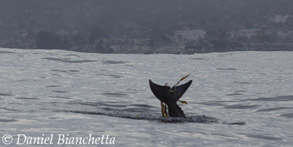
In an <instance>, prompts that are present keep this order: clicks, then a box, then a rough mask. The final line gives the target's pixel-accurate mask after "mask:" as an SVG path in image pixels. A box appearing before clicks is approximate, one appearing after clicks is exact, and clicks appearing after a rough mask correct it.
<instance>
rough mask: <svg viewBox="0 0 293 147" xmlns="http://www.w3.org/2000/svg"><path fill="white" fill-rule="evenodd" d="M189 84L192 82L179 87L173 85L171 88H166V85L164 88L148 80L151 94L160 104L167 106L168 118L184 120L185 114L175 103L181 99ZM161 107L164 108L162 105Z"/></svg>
mask: <svg viewBox="0 0 293 147" xmlns="http://www.w3.org/2000/svg"><path fill="white" fill-rule="evenodd" d="M191 83H192V80H190V81H188V82H187V83H185V84H182V85H179V86H176V85H175V86H173V87H172V88H171V87H169V86H167V84H166V85H165V86H161V85H158V84H155V83H153V82H152V81H151V80H149V84H150V87H151V90H152V92H153V94H154V95H155V96H156V97H157V98H158V99H159V100H160V101H161V103H164V104H166V105H167V106H168V114H169V117H181V118H185V114H184V112H183V110H182V109H181V108H180V107H179V106H178V105H177V101H178V100H179V99H180V98H181V97H182V95H183V94H184V93H185V91H186V90H187V89H188V88H189V86H190V85H191ZM161 106H162V107H163V108H164V105H163V104H162V105H161ZM163 108H162V115H163V117H164V113H163V112H164V110H163ZM164 109H165V108H164Z"/></svg>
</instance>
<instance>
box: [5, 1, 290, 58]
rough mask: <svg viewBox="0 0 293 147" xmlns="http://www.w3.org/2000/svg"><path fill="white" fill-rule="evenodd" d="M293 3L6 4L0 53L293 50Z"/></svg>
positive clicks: (85, 2)
mask: <svg viewBox="0 0 293 147" xmlns="http://www.w3.org/2000/svg"><path fill="white" fill-rule="evenodd" d="M292 6H293V1H292V0H184V1H181V0H1V1H0V46H1V47H9V48H42V49H66V50H75V51H84V52H100V53H194V52H213V51H233V50H292V47H293V45H292V44H291V43H293V15H292V13H293V12H292V10H293V9H292Z"/></svg>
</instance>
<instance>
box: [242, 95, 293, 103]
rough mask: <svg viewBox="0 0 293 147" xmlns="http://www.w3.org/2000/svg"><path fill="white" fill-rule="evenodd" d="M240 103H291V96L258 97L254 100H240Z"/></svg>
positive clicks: (292, 96) (292, 97)
mask: <svg viewBox="0 0 293 147" xmlns="http://www.w3.org/2000/svg"><path fill="white" fill-rule="evenodd" d="M242 101H276V102H280V101H285V102H289V101H293V95H286V96H276V97H268V98H265V97H260V98H255V99H246V100H242Z"/></svg>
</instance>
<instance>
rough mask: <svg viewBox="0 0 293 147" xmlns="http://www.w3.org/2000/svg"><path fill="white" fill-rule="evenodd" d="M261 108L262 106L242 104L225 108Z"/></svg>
mask: <svg viewBox="0 0 293 147" xmlns="http://www.w3.org/2000/svg"><path fill="white" fill-rule="evenodd" d="M259 106H260V105H241V104H238V105H228V106H225V108H226V109H254V108H257V107H259Z"/></svg>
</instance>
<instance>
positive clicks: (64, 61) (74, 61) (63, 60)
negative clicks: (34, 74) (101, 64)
mask: <svg viewBox="0 0 293 147" xmlns="http://www.w3.org/2000/svg"><path fill="white" fill-rule="evenodd" d="M42 59H45V60H50V61H56V62H62V63H87V62H97V61H98V60H72V59H66V58H65V59H61V58H51V57H46V58H42Z"/></svg>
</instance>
